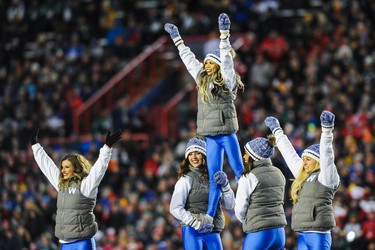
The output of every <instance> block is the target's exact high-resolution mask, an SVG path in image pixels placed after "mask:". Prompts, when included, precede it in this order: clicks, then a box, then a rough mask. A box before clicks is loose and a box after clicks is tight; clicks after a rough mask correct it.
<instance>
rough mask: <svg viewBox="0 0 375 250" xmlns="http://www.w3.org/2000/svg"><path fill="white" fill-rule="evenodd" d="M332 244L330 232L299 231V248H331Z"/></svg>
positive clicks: (310, 249) (325, 249) (309, 249)
mask: <svg viewBox="0 0 375 250" xmlns="http://www.w3.org/2000/svg"><path fill="white" fill-rule="evenodd" d="M331 244H332V237H331V234H330V233H314V232H311V233H304V232H299V233H298V248H297V249H298V250H329V249H331Z"/></svg>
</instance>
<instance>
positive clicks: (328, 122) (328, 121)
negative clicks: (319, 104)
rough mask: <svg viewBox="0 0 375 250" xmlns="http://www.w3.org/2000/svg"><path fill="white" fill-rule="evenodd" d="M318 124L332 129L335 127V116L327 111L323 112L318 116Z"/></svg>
mask: <svg viewBox="0 0 375 250" xmlns="http://www.w3.org/2000/svg"><path fill="white" fill-rule="evenodd" d="M320 122H321V125H322V127H325V128H333V126H334V125H335V115H334V114H332V113H331V112H329V111H327V110H324V111H323V112H322V114H321V115H320Z"/></svg>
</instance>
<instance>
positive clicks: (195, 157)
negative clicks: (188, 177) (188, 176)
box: [188, 151, 203, 168]
mask: <svg viewBox="0 0 375 250" xmlns="http://www.w3.org/2000/svg"><path fill="white" fill-rule="evenodd" d="M188 160H189V163H190V165H191V166H192V167H195V168H197V167H200V166H201V165H203V154H202V153H201V152H197V151H194V152H191V153H190V154H189V155H188Z"/></svg>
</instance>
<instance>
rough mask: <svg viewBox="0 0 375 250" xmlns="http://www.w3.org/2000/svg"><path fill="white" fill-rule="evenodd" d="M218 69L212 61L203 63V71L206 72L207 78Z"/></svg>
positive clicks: (208, 60)
mask: <svg viewBox="0 0 375 250" xmlns="http://www.w3.org/2000/svg"><path fill="white" fill-rule="evenodd" d="M218 69H219V65H217V63H215V62H214V61H212V60H210V59H207V60H206V61H205V62H204V70H205V71H206V72H207V75H209V76H210V75H212V74H213V73H215V72H216V71H217V70H218Z"/></svg>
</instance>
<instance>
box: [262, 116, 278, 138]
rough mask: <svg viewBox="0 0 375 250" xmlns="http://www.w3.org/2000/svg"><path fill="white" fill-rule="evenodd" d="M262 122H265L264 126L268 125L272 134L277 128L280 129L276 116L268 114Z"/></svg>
mask: <svg viewBox="0 0 375 250" xmlns="http://www.w3.org/2000/svg"><path fill="white" fill-rule="evenodd" d="M264 124H266V126H267V127H269V129H270V130H271V131H272V133H273V134H275V133H276V131H278V130H282V129H281V127H280V122H279V120H277V118H275V117H273V116H268V117H267V118H266V119H265V120H264Z"/></svg>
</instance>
